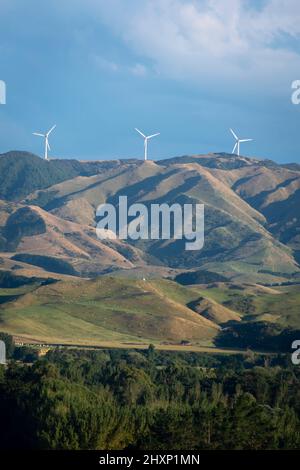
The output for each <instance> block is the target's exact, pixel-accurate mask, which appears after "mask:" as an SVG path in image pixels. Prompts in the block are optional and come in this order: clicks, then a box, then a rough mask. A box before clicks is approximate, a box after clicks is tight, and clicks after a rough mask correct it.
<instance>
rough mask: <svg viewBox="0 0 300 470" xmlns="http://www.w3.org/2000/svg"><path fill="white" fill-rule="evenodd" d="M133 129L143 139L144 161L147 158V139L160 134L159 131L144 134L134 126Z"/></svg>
mask: <svg viewBox="0 0 300 470" xmlns="http://www.w3.org/2000/svg"><path fill="white" fill-rule="evenodd" d="M135 130H136V131H137V132H138V133H139V134H140V135H141V136H142V137H143V139H144V149H145V155H144V160H145V161H146V160H147V158H148V140H149V139H152V138H153V137H156V136H158V135H160V132H158V133H156V134H152V135H145V134H143V132H141V131H140V130H139V129H137V128H136V127H135Z"/></svg>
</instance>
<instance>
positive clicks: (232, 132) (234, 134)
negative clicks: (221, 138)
mask: <svg viewBox="0 0 300 470" xmlns="http://www.w3.org/2000/svg"><path fill="white" fill-rule="evenodd" d="M230 132H231V134H232V135H233V137H234V138H235V139H236V140H239V138H238V136H237V135H236V133H235V132H234V131H233V130H232V129H230Z"/></svg>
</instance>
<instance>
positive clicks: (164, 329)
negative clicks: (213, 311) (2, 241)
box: [0, 277, 219, 345]
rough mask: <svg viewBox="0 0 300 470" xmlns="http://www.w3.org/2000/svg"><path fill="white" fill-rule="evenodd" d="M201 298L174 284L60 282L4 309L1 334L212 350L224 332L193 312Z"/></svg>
mask: <svg viewBox="0 0 300 470" xmlns="http://www.w3.org/2000/svg"><path fill="white" fill-rule="evenodd" d="M6 294H7V290H6ZM196 297H197V294H196V293H195V292H193V291H192V290H189V289H187V288H184V287H182V286H178V285H177V284H176V283H174V282H171V281H161V280H160V281H153V282H147V281H133V280H126V279H116V278H108V277H103V278H98V279H95V280H91V281H84V280H77V281H72V282H58V283H56V284H52V285H47V286H42V287H38V288H37V289H36V290H33V291H31V292H29V293H25V294H24V295H20V296H19V297H18V298H17V299H15V300H13V301H12V302H8V303H6V304H2V305H1V308H0V330H1V331H6V332H9V333H12V334H15V335H18V336H22V337H25V338H26V337H27V338H31V339H37V340H40V341H48V342H56V343H69V344H72V343H73V344H74V343H75V344H100V343H101V342H102V341H115V342H138V343H141V342H149V341H151V342H154V343H157V342H165V341H169V342H171V343H177V344H178V343H180V342H181V341H184V340H188V341H192V342H193V343H195V344H202V345H209V344H211V342H212V340H213V338H214V337H215V336H216V335H217V333H218V331H219V327H218V326H217V325H216V324H215V323H213V322H211V321H210V320H208V319H206V318H204V317H203V316H201V315H200V314H199V313H196V312H194V311H193V310H192V309H190V308H189V307H188V306H187V304H188V303H189V302H191V301H192V300H194V299H196Z"/></svg>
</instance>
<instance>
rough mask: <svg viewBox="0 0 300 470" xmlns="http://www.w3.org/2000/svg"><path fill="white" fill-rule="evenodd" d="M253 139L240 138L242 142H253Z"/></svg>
mask: <svg viewBox="0 0 300 470" xmlns="http://www.w3.org/2000/svg"><path fill="white" fill-rule="evenodd" d="M252 141H253V139H242V140H240V142H252Z"/></svg>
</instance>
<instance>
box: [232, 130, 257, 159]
mask: <svg viewBox="0 0 300 470" xmlns="http://www.w3.org/2000/svg"><path fill="white" fill-rule="evenodd" d="M230 132H231V134H232V135H233V137H234V138H235V141H236V142H235V146H234V147H233V150H232V153H234V152H235V150H236V148H237V155H238V156H240V144H241V143H242V142H252V140H253V139H239V138H238V136H237V135H236V133H235V132H234V131H233V130H232V129H230Z"/></svg>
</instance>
